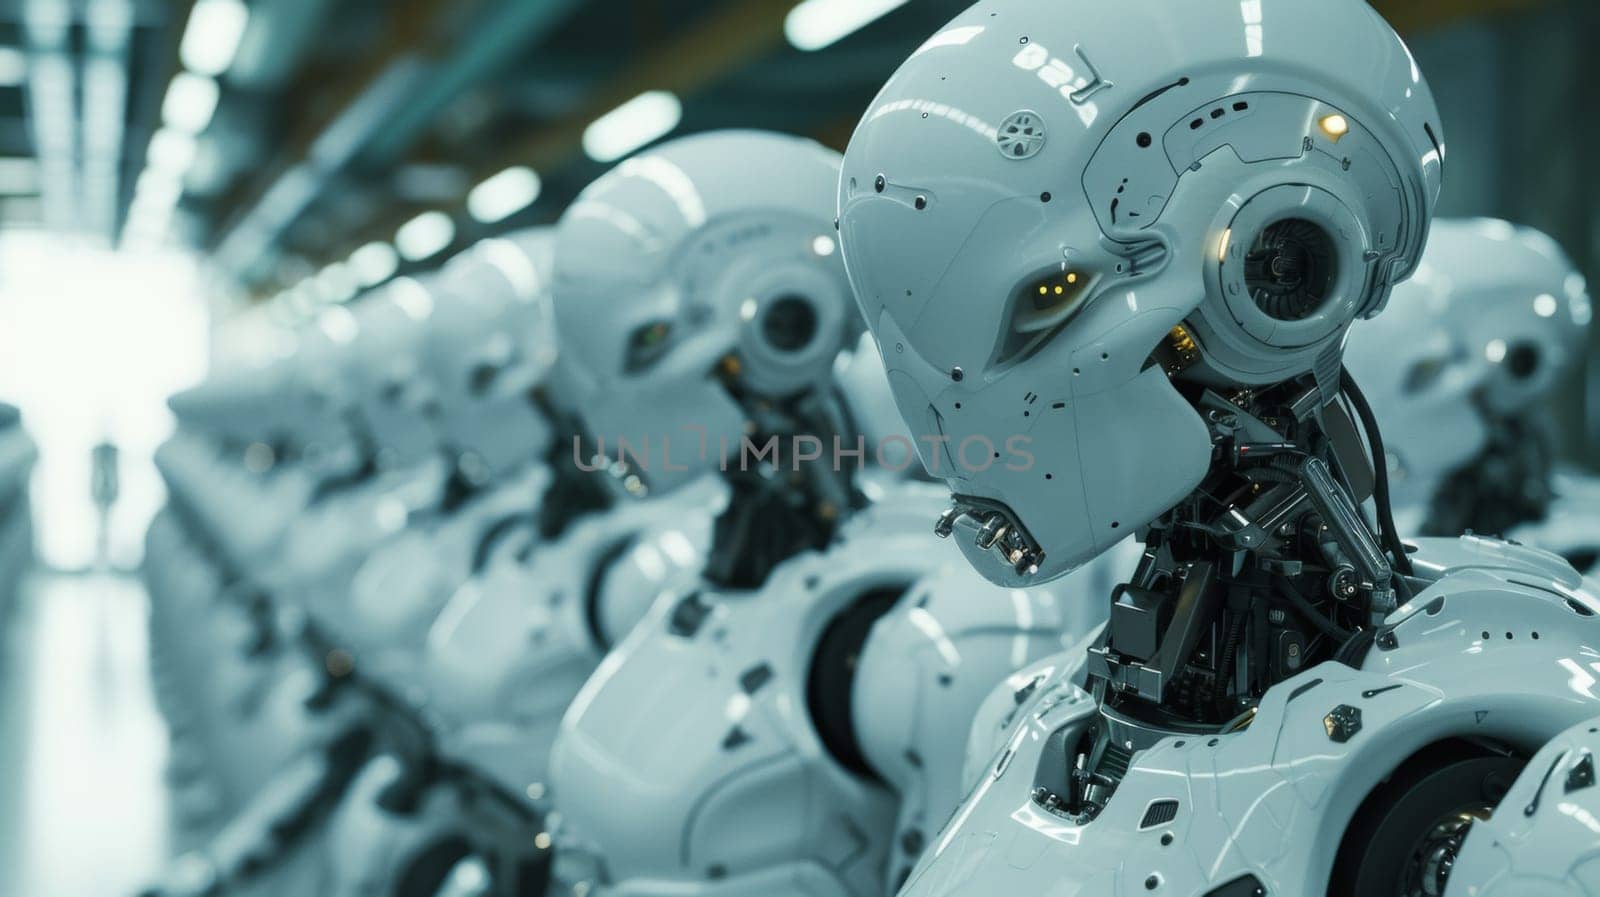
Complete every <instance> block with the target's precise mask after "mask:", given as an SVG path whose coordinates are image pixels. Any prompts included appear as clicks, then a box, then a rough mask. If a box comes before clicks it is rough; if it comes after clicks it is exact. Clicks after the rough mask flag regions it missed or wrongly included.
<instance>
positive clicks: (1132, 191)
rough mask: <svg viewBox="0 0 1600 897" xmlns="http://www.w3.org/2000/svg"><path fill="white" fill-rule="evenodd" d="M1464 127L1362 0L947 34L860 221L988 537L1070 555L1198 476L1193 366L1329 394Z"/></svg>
mask: <svg viewBox="0 0 1600 897" xmlns="http://www.w3.org/2000/svg"><path fill="white" fill-rule="evenodd" d="M1441 133H1442V132H1441V130H1440V127H1439V122H1438V119H1437V117H1436V111H1435V109H1434V104H1433V100H1432V96H1431V94H1430V92H1429V90H1428V86H1427V84H1426V83H1424V81H1423V79H1422V75H1421V73H1420V72H1419V71H1418V70H1417V68H1416V66H1415V64H1414V63H1413V61H1412V59H1411V56H1410V54H1409V53H1408V52H1407V50H1406V48H1405V46H1404V45H1403V44H1402V43H1401V42H1400V40H1399V38H1398V37H1396V36H1395V34H1394V32H1393V31H1392V30H1391V29H1390V28H1389V27H1388V26H1387V25H1386V24H1385V23H1384V22H1383V20H1382V19H1381V18H1379V17H1378V15H1377V14H1376V13H1374V12H1373V11H1372V10H1371V9H1370V8H1369V7H1368V6H1367V5H1366V4H1365V3H1362V2H1358V0H1280V2H1274V3H1253V2H1251V3H1244V4H1240V3H1237V2H1234V0H1196V2H1187V3H1178V4H1174V3H1170V2H1166V0H1130V2H1124V3H1118V4H1111V5H1108V4H1104V3H1097V2H1091V0H1048V2H1047V0H1007V2H1000V0H984V2H980V3H978V4H977V5H975V6H973V7H972V8H971V9H969V10H967V11H966V12H965V13H963V14H962V15H961V16H960V17H958V18H957V19H956V20H954V21H953V22H951V23H950V24H949V25H948V26H947V27H946V28H945V30H943V31H941V32H940V33H938V34H936V35H935V36H934V37H932V38H931V39H930V40H928V41H927V42H926V43H925V44H923V46H922V47H921V48H920V49H919V50H917V52H916V53H914V54H913V55H912V56H911V58H910V59H909V60H908V61H907V62H906V63H905V64H904V65H903V66H902V67H901V68H900V70H899V71H898V72H897V73H896V74H895V76H894V77H893V78H892V79H891V80H890V81H889V83H888V84H887V85H886V86H885V87H884V89H883V91H882V92H881V93H880V94H879V95H878V97H877V98H876V99H875V100H874V101H873V104H872V106H871V107H870V108H869V109H868V110H867V112H866V115H865V117H864V118H863V120H862V122H861V124H860V126H859V127H858V129H857V131H856V133H855V136H854V138H853V139H852V140H851V144H850V148H849V150H848V152H847V153H846V156H845V164H844V172H843V177H842V181H841V184H840V221H841V237H842V244H843V247H844V255H845V261H846V264H847V266H848V268H849V272H850V277H851V285H852V286H853V287H854V289H855V292H856V297H857V299H858V300H859V302H860V304H861V307H862V310H863V312H864V313H865V316H866V320H867V325H868V326H869V327H870V328H871V329H872V331H873V333H874V335H875V336H876V337H877V340H878V344H879V346H880V348H881V349H882V351H883V356H884V360H885V363H886V365H887V367H888V370H889V379H890V383H891V385H892V387H893V389H894V393H895V400H896V402H897V404H898V405H899V406H900V410H901V413H902V414H903V415H904V416H905V417H906V418H907V421H908V423H909V424H910V426H911V429H912V430H913V431H917V432H927V433H936V434H939V435H940V437H941V438H942V442H941V443H939V444H938V445H937V446H936V447H935V446H933V445H930V444H929V443H923V444H920V445H919V449H922V458H923V462H924V464H925V465H926V466H928V468H929V469H930V471H931V472H934V473H935V474H936V475H940V476H943V477H944V478H945V479H946V480H947V481H948V482H949V484H950V486H951V488H952V489H953V490H954V491H955V492H956V493H957V495H958V502H959V503H961V504H962V505H964V506H966V507H968V508H976V509H981V512H982V514H983V516H984V517H985V518H986V519H987V521H988V524H989V525H988V526H987V527H985V528H983V529H980V530H979V531H978V533H977V534H976V536H975V539H977V540H981V542H980V541H975V540H974V539H967V538H963V539H962V548H963V550H964V551H966V552H967V554H968V557H969V559H971V560H972V561H973V562H974V563H975V564H978V565H979V566H980V568H981V569H982V570H983V571H984V572H985V573H986V574H987V575H989V576H990V577H991V578H992V579H994V580H996V581H997V582H1000V583H1002V584H1012V585H1014V584H1018V583H1020V582H1025V581H1026V582H1039V581H1046V580H1050V579H1054V578H1056V577H1059V576H1061V575H1063V574H1064V573H1066V572H1067V571H1069V570H1071V569H1072V568H1073V567H1075V566H1077V565H1079V564H1081V563H1083V562H1084V561H1085V560H1087V559H1089V558H1091V557H1093V556H1094V555H1096V554H1098V553H1099V552H1101V551H1103V550H1105V549H1106V548H1109V547H1110V546H1112V545H1113V544H1115V543H1117V542H1118V541H1120V540H1121V539H1123V538H1124V537H1125V536H1126V535H1128V533H1129V532H1130V531H1133V530H1135V529H1137V528H1139V527H1141V526H1142V525H1144V524H1146V523H1148V522H1149V521H1151V520H1153V519H1155V518H1156V517H1157V516H1159V515H1160V514H1161V513H1163V512H1165V511H1166V510H1168V509H1169V508H1170V507H1172V506H1173V505H1174V504H1175V503H1177V502H1178V501H1179V500H1180V499H1182V498H1183V497H1184V496H1186V495H1187V494H1189V493H1190V492H1191V491H1192V490H1193V489H1194V488H1195V486H1196V485H1197V484H1198V483H1199V482H1200V480H1201V478H1202V477H1203V476H1204V474H1205V473H1206V471H1207V469H1208V465H1209V462H1210V456H1211V443H1210V438H1209V434H1208V430H1207V428H1206V426H1205V425H1204V423H1203V421H1202V419H1201V417H1200V415H1199V414H1198V413H1197V412H1196V410H1195V408H1194V406H1193V405H1192V404H1191V403H1190V401H1188V400H1186V398H1185V391H1186V390H1187V391H1189V392H1191V393H1192V388H1193V387H1198V386H1202V385H1203V386H1210V387H1213V388H1221V389H1226V390H1229V391H1234V390H1240V389H1249V388H1252V387H1263V386H1268V385H1273V384H1278V383H1282V382H1284V381H1286V380H1290V379H1294V378H1297V377H1300V376H1302V375H1306V374H1308V373H1316V374H1317V375H1318V382H1319V383H1320V384H1322V385H1323V386H1325V387H1326V390H1325V392H1326V393H1327V395H1328V397H1329V398H1331V397H1332V393H1333V391H1334V390H1333V387H1334V386H1335V383H1336V377H1337V373H1338V367H1339V353H1340V346H1341V343H1342V341H1343V338H1344V335H1345V332H1346V330H1347V328H1348V327H1349V325H1350V322H1351V321H1353V320H1355V319H1356V318H1359V317H1364V316H1370V315H1372V314H1375V313H1376V312H1378V311H1379V310H1380V309H1381V308H1382V307H1383V304H1384V302H1385V301H1386V300H1387V298H1388V294H1389V290H1390V288H1391V287H1392V286H1393V284H1394V283H1396V282H1398V281H1400V280H1402V279H1404V278H1405V276H1406V275H1408V274H1409V273H1410V271H1411V269H1412V268H1413V267H1414V266H1415V264H1416V261H1417V258H1418V256H1419V255H1420V253H1421V248H1422V244H1423V242H1424V238H1425V237H1426V232H1427V228H1428V222H1429V218H1430V216H1431V210H1432V207H1433V203H1434V201H1435V199H1436V197H1437V193H1438V189H1439V180H1440V174H1441V170H1440V169H1441V165H1442V157H1443V154H1444V147H1443V144H1442V142H1441V141H1442V139H1443V138H1442V136H1441ZM989 448H992V449H993V452H989V453H986V452H985V451H984V450H985V449H989ZM1002 454H1003V456H1004V457H999V456H1001V455H1002ZM960 519H962V520H969V519H973V518H971V517H963V518H960ZM997 521H1003V522H999V523H997ZM966 535H968V533H967V532H965V531H964V532H963V536H966ZM991 546H992V547H991Z"/></svg>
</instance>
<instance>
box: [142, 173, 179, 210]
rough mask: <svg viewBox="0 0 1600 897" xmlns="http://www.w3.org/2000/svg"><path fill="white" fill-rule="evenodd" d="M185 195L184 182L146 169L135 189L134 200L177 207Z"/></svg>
mask: <svg viewBox="0 0 1600 897" xmlns="http://www.w3.org/2000/svg"><path fill="white" fill-rule="evenodd" d="M182 195H183V182H182V181H180V180H178V179H177V178H175V177H173V176H172V175H169V174H164V173H162V172H159V171H154V170H152V169H149V168H146V169H145V170H144V173H143V174H141V175H139V180H138V181H137V182H136V183H135V184H134V187H133V198H134V199H135V200H137V201H140V202H148V203H151V204H153V205H161V206H169V207H170V206H175V205H177V204H178V198H179V197H180V196H182Z"/></svg>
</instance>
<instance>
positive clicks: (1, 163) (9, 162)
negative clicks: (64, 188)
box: [0, 156, 39, 196]
mask: <svg viewBox="0 0 1600 897" xmlns="http://www.w3.org/2000/svg"><path fill="white" fill-rule="evenodd" d="M38 192H39V163H38V162H36V161H34V160H33V158H32V157H30V156H0V194H4V195H7V196H17V195H27V194H31V193H38Z"/></svg>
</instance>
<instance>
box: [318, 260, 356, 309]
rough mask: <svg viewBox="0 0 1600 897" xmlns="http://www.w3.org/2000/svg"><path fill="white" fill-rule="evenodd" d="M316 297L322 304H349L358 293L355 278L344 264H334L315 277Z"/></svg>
mask: <svg viewBox="0 0 1600 897" xmlns="http://www.w3.org/2000/svg"><path fill="white" fill-rule="evenodd" d="M316 285H317V295H318V297H319V298H321V299H322V301H323V302H335V303H337V302H349V301H350V300H351V299H354V298H355V297H356V293H358V292H360V290H361V287H360V285H359V284H358V283H356V276H355V274H354V273H352V272H351V270H350V268H349V267H348V266H347V265H345V263H344V262H334V263H333V264H331V265H329V266H328V267H326V268H323V269H322V271H321V272H319V273H318V274H317V277H316Z"/></svg>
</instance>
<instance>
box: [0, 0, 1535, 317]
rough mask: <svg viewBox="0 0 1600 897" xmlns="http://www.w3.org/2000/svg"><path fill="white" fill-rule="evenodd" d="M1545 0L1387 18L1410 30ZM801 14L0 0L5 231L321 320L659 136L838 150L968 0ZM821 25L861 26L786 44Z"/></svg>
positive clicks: (668, 3)
mask: <svg viewBox="0 0 1600 897" xmlns="http://www.w3.org/2000/svg"><path fill="white" fill-rule="evenodd" d="M1534 2H1536V0H1378V2H1377V3H1376V5H1377V6H1378V8H1379V9H1380V10H1381V11H1382V12H1384V13H1385V14H1386V15H1387V16H1389V17H1390V18H1391V20H1392V21H1394V22H1395V24H1396V25H1397V26H1398V27H1400V28H1401V29H1402V30H1412V29H1420V28H1424V27H1428V26H1431V25H1436V24H1439V23H1441V22H1444V21H1448V20H1450V19H1453V18H1456V17H1460V16H1465V15H1478V14H1483V13H1492V12H1502V11H1507V10H1509V9H1512V8H1516V7H1523V6H1529V5H1532V4H1533V3H1534ZM799 5H801V6H810V7H813V10H812V12H815V13H817V15H815V16H813V17H812V18H811V19H810V20H809V24H808V20H806V19H805V18H804V17H803V16H800V14H799V13H797V12H796V9H797V0H611V2H605V3H599V2H593V0H589V2H584V0H248V2H247V0H171V2H163V0H0V223H4V224H5V225H6V226H48V227H52V228H57V229H62V230H68V231H74V232H80V233H82V234H85V235H88V236H89V237H92V238H96V239H103V240H106V241H109V242H111V243H114V244H119V245H123V246H127V247H130V248H140V247H148V246H153V245H159V244H162V243H165V242H169V241H176V242H178V243H180V244H183V245H186V246H189V247H191V248H194V249H196V250H199V251H201V252H203V253H205V254H207V255H208V256H209V257H210V258H211V259H212V260H213V262H214V264H215V266H216V267H217V268H218V269H219V272H220V273H221V274H222V275H223V276H224V277H225V278H227V279H228V280H231V281H234V282H235V283H237V284H238V285H239V286H240V287H241V291H242V294H243V295H245V296H247V297H250V298H251V299H253V300H256V301H265V300H276V301H278V302H279V303H280V304H285V305H288V306H293V305H296V304H298V305H300V306H302V307H305V308H310V307H313V306H315V305H316V304H319V303H321V302H326V301H330V300H331V301H340V300H343V299H348V298H350V297H351V296H353V295H355V294H356V293H357V292H359V290H360V289H362V288H363V287H365V286H370V285H372V284H374V283H377V282H380V281H381V280H382V279H384V278H386V277H388V276H392V275H393V274H394V273H396V271H400V272H404V271H405V270H406V269H407V268H408V267H415V266H423V265H428V264H431V263H436V262H437V259H438V258H440V257H442V256H443V255H445V254H446V253H448V252H449V251H450V250H451V249H452V248H459V247H460V246H462V245H465V244H466V243H468V242H470V241H472V240H474V239H477V238H480V237H482V236H485V235H488V234H491V233H494V232H497V231H501V230H505V229H509V228H514V227H521V226H526V225H530V224H535V223H540V222H545V221H549V220H551V219H552V218H553V217H554V216H555V215H556V214H557V213H558V212H559V211H560V210H561V209H562V208H563V207H564V205H565V204H566V203H568V202H569V201H570V200H571V198H572V197H573V196H574V195H575V194H576V192H577V191H578V190H579V189H581V188H582V186H583V185H584V184H585V183H587V182H588V181H589V180H591V179H593V178H594V177H595V176H596V175H597V174H598V173H599V172H601V171H603V170H604V168H605V166H606V160H607V159H609V158H610V157H611V156H612V155H613V154H614V153H615V152H617V151H618V150H626V149H628V148H630V147H632V146H634V145H636V144H637V143H638V140H639V139H640V138H643V139H649V134H651V133H656V132H660V133H666V132H670V133H679V134H681V133H689V132H693V131H698V130H705V129H710V128H716V127H724V126H728V125H742V126H749V127H762V128H771V129H776V130H783V131H788V132H792V133H798V134H805V135H809V136H812V137H815V138H817V139H819V140H822V141H823V142H825V143H829V144H831V145H834V146H836V147H837V146H842V144H843V142H844V141H845V139H846V138H847V137H848V135H849V133H850V130H851V129H852V127H853V126H854V124H855V119H856V117H857V116H858V115H859V113H860V110H861V109H862V108H863V107H864V106H865V105H866V104H867V102H868V101H869V100H870V98H871V97H872V95H873V94H874V93H875V92H876V90H877V88H878V87H879V86H880V85H881V83H882V81H883V79H884V77H885V76H886V75H887V73H888V72H890V71H891V70H892V69H893V67H894V66H895V65H896V64H897V63H898V62H899V61H900V60H902V59H904V57H905V56H906V55H907V54H908V53H909V52H910V51H911V50H913V49H914V48H915V47H916V46H917V45H918V44H919V43H920V42H921V41H922V40H924V39H925V38H926V37H927V35H929V34H931V33H932V32H933V31H935V30H936V29H937V28H938V27H939V26H940V25H941V24H942V23H943V22H945V21H946V20H948V19H949V18H951V17H952V16H953V15H955V14H956V13H957V12H959V11H960V10H961V9H962V8H964V7H965V6H966V5H968V0H808V2H807V3H804V4H799ZM796 16H799V17H800V18H799V20H798V21H797V19H796V18H795V17H796ZM830 16H831V17H833V18H839V17H843V18H844V19H846V20H848V19H849V18H850V17H851V16H855V17H858V18H860V19H865V20H870V21H868V23H867V24H865V25H864V26H863V27H860V28H859V29H858V30H855V31H853V32H852V33H849V34H848V36H845V37H843V38H842V39H840V40H837V42H834V43H831V44H829V45H827V46H824V47H820V48H815V49H805V50H802V49H799V48H797V45H799V46H807V45H809V44H811V43H816V42H818V41H820V40H826V39H827V37H829V36H830V35H828V34H827V33H826V32H827V31H828V29H829V28H830V27H833V26H835V25H837V24H838V23H837V22H832V21H831V20H830V18H829V17H830ZM786 23H787V30H786ZM808 29H809V30H808ZM819 29H820V30H819ZM619 108H620V110H621V111H620V112H618V113H617V115H614V116H608V113H612V112H613V110H619ZM601 120H604V121H603V122H602V124H604V125H605V126H604V127H601V126H599V125H596V123H597V121H601ZM480 185H482V186H481V189H478V188H480ZM397 247H398V250H399V251H398V252H397V251H396V248H397Z"/></svg>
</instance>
